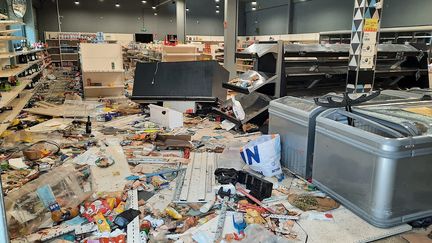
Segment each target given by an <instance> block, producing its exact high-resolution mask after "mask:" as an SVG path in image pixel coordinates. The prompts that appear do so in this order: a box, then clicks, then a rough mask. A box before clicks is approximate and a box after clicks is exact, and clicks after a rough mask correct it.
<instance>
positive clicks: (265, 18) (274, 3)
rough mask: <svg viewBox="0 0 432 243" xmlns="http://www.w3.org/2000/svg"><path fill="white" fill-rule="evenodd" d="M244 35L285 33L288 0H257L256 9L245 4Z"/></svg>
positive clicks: (286, 28) (287, 18)
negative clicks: (253, 9)
mask: <svg viewBox="0 0 432 243" xmlns="http://www.w3.org/2000/svg"><path fill="white" fill-rule="evenodd" d="M320 1H321V0H320ZM245 18H246V35H272V34H286V33H287V31H288V21H289V0H265V1H264V0H262V1H258V7H257V10H256V11H252V6H251V4H250V3H246V4H245Z"/></svg>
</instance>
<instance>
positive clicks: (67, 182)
mask: <svg viewBox="0 0 432 243" xmlns="http://www.w3.org/2000/svg"><path fill="white" fill-rule="evenodd" d="M82 179H83V178H82V177H80V174H78V173H76V171H75V169H74V168H73V166H62V167H57V168H54V169H53V170H52V171H50V172H48V173H47V174H44V175H42V176H40V177H39V178H38V179H36V180H34V181H31V182H29V183H27V184H26V185H24V186H23V187H21V188H20V190H17V191H14V192H11V193H9V194H8V195H7V196H6V197H5V207H6V217H7V222H8V229H9V233H10V235H11V238H15V237H18V236H22V235H27V234H30V233H33V232H35V231H36V230H38V228H39V226H40V225H42V224H43V223H44V222H46V221H47V220H50V213H49V209H48V208H46V207H45V206H44V204H43V202H42V201H41V199H40V198H39V197H38V194H37V193H36V191H37V189H38V188H41V187H44V186H47V185H48V186H49V187H50V188H51V189H52V192H53V195H54V196H55V199H56V201H57V202H58V204H59V206H60V207H62V208H74V207H77V206H78V205H79V204H80V203H82V202H83V201H84V200H85V199H86V198H88V197H89V196H90V195H91V193H92V191H91V190H87V188H86V187H85V186H84V185H85V181H83V180H82Z"/></svg>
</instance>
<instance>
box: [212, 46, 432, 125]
mask: <svg viewBox="0 0 432 243" xmlns="http://www.w3.org/2000/svg"><path fill="white" fill-rule="evenodd" d="M349 48H350V46H349V45H348V44H327V45H320V44H285V45H284V44H281V43H280V42H278V43H275V42H274V43H256V44H253V45H252V46H250V47H248V48H247V49H245V50H244V51H243V52H241V53H237V55H236V56H237V57H239V58H244V57H248V58H253V59H254V60H255V61H254V64H255V65H254V70H253V71H248V72H246V73H244V74H242V75H240V76H239V77H238V79H237V80H231V81H229V82H226V83H223V87H225V88H227V89H230V90H233V91H235V92H238V93H239V94H237V95H236V96H235V98H236V100H238V101H239V102H240V103H241V104H242V106H243V108H244V110H245V113H246V118H245V119H243V120H239V119H237V118H236V117H234V116H233V115H230V114H227V113H226V112H221V111H218V110H217V112H218V113H219V114H221V115H223V116H224V117H225V118H226V119H229V120H230V121H232V122H234V123H236V124H238V125H241V124H244V123H247V122H249V121H254V119H255V120H256V119H257V118H259V119H260V120H261V121H264V120H265V119H266V118H267V117H268V113H267V111H268V107H269V103H270V101H271V100H274V99H275V98H279V97H283V96H284V95H287V94H288V95H291V96H296V97H314V96H320V95H324V94H327V93H328V92H343V91H344V90H345V87H346V78H347V73H348V57H349ZM374 86H375V87H377V88H379V89H407V88H413V87H418V88H428V87H429V82H428V49H427V47H426V46H425V45H422V44H415V45H414V44H406V45H402V44H380V45H378V59H377V70H376V72H375V83H374ZM223 105H224V106H230V105H232V101H231V100H228V101H226V102H224V103H223Z"/></svg>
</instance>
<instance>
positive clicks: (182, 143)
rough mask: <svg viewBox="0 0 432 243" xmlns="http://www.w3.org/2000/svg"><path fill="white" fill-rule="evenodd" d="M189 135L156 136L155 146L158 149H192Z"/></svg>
mask: <svg viewBox="0 0 432 243" xmlns="http://www.w3.org/2000/svg"><path fill="white" fill-rule="evenodd" d="M191 138H192V137H191V136H190V135H159V134H158V135H157V137H156V141H155V145H156V146H158V147H159V148H163V149H167V148H192V147H193V145H192V143H191Z"/></svg>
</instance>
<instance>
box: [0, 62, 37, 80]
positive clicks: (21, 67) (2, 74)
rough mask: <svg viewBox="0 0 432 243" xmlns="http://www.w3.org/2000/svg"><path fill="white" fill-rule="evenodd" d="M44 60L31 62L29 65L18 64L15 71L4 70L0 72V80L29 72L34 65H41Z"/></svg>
mask: <svg viewBox="0 0 432 243" xmlns="http://www.w3.org/2000/svg"><path fill="white" fill-rule="evenodd" d="M41 61H42V59H38V60H35V61H31V62H29V63H25V64H18V65H17V66H18V67H17V68H14V69H10V70H2V71H1V72H0V78H7V77H12V76H16V75H18V74H20V73H22V72H24V71H25V70H27V69H28V68H30V67H31V66H32V65H33V64H36V63H39V62H41Z"/></svg>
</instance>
